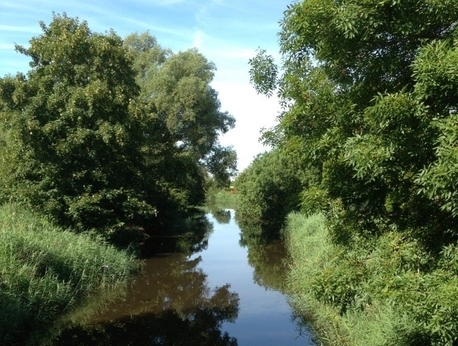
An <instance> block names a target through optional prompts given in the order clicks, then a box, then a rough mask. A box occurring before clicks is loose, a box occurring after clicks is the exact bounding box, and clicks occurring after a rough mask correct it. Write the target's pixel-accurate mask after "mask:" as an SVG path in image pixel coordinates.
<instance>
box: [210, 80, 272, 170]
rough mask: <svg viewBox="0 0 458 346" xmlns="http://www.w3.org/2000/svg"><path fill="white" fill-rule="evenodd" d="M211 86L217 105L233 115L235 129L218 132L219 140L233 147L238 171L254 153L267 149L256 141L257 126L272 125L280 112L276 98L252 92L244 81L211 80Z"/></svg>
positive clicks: (258, 131)
mask: <svg viewBox="0 0 458 346" xmlns="http://www.w3.org/2000/svg"><path fill="white" fill-rule="evenodd" d="M212 86H213V87H214V88H215V89H216V90H217V91H218V93H219V99H220V101H221V109H222V110H223V111H228V112H229V113H230V114H231V115H233V116H234V117H235V118H236V121H237V122H236V127H235V129H233V130H231V131H229V132H228V133H227V134H225V135H224V136H222V137H221V139H220V142H221V144H223V145H232V146H233V147H234V149H235V150H236V151H237V155H238V168H239V171H242V170H244V169H245V168H246V167H247V166H248V165H249V164H250V163H251V161H252V160H253V158H254V157H255V156H256V155H257V154H259V153H260V152H263V151H266V150H268V149H269V148H267V147H265V146H263V145H262V144H261V143H260V142H259V137H260V130H261V128H263V127H264V128H270V127H272V126H273V125H275V123H276V118H277V116H278V114H279V112H280V106H279V104H278V100H277V98H276V97H272V98H267V97H264V96H262V95H258V94H256V92H255V91H254V89H253V88H252V87H251V86H250V85H247V84H246V83H240V84H237V83H226V82H214V83H212Z"/></svg>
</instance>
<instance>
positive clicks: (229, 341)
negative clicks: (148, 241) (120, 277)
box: [54, 211, 315, 346]
mask: <svg viewBox="0 0 458 346" xmlns="http://www.w3.org/2000/svg"><path fill="white" fill-rule="evenodd" d="M231 214H232V216H233V212H232V211H231ZM226 216H227V217H226V218H223V219H224V220H223V222H225V223H219V222H218V221H217V219H216V218H215V217H213V216H212V214H208V215H207V219H208V221H209V222H210V223H211V224H213V231H211V232H210V233H209V235H208V237H207V238H206V239H204V243H205V242H207V246H206V247H205V246H204V248H205V249H204V250H201V251H199V252H197V253H195V254H193V255H190V256H186V255H183V254H165V255H162V256H157V257H154V258H150V259H148V260H147V261H146V264H145V271H144V273H143V274H142V275H141V276H140V277H138V278H137V280H136V281H135V283H134V284H133V285H132V286H131V287H129V288H128V289H127V292H125V293H124V295H123V297H122V298H121V299H118V300H115V301H114V302H111V303H110V304H107V305H105V306H103V308H100V307H99V308H98V310H99V311H98V312H97V313H96V314H95V315H94V314H93V313H92V314H91V317H90V318H89V319H87V320H85V321H84V322H82V323H80V324H79V325H78V326H74V327H73V328H70V329H68V330H66V331H64V332H63V333H62V334H61V336H60V337H59V339H58V340H57V341H56V342H55V343H54V345H67V346H68V345H186V346H193V345H195V346H201V345H202V346H203V345H211V346H217V345H222V346H235V345H240V346H245V345H246V346H248V345H250V346H256V345H263V346H268V345H275V346H282V345H304V346H311V345H315V344H314V343H313V342H312V340H311V337H310V336H309V335H308V334H307V332H304V328H300V327H299V325H298V323H296V322H295V321H294V320H293V317H292V312H291V308H290V306H289V305H288V302H287V297H286V296H285V295H284V294H282V293H281V290H282V285H283V283H284V274H285V270H284V267H283V259H284V254H285V252H284V248H283V245H282V244H281V243H278V242H277V243H274V244H268V245H265V244H264V245H261V244H256V242H255V241H254V242H253V241H250V242H248V243H247V242H246V241H243V240H242V238H243V237H242V236H241V231H240V228H239V227H238V225H237V224H236V222H235V221H234V218H233V217H229V211H226ZM218 220H220V221H221V218H218ZM241 244H244V245H243V246H242V245H241Z"/></svg>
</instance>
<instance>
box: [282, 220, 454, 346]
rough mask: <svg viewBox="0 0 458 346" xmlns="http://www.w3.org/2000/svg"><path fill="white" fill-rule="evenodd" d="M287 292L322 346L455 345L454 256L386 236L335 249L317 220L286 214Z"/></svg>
mask: <svg viewBox="0 0 458 346" xmlns="http://www.w3.org/2000/svg"><path fill="white" fill-rule="evenodd" d="M284 232H285V238H286V246H287V248H288V251H289V253H290V255H291V270H290V272H289V274H288V279H287V281H288V288H289V291H290V292H291V293H292V296H293V302H294V303H293V304H294V307H295V310H296V312H297V313H298V314H299V315H300V316H302V318H303V319H304V321H305V322H307V323H310V324H311V325H312V326H313V328H314V330H315V332H316V334H317V335H318V337H319V339H320V341H321V343H322V344H323V345H332V346H334V345H335V346H337V345H339V346H365V345H374V346H377V345H393V346H394V345H398V346H401V345H405V346H407V345H409V346H414V345H415V346H418V345H455V344H456V342H457V335H458V326H457V323H456V321H457V320H458V302H457V300H456V296H457V294H458V281H457V278H458V250H457V247H456V246H455V245H450V246H448V247H446V248H444V249H443V250H442V252H441V253H440V254H439V255H436V256H433V255H431V254H429V253H427V252H425V251H424V250H423V248H422V247H421V245H420V244H418V243H417V242H416V241H414V240H413V239H409V238H408V237H407V236H405V235H402V234H400V233H397V232H388V233H386V234H383V235H381V236H380V237H378V238H377V239H375V238H373V237H370V238H369V237H368V239H353V242H352V245H351V246H349V247H347V246H345V247H344V246H341V245H336V244H334V243H333V242H332V241H331V240H330V238H329V234H328V230H327V228H326V220H325V218H324V216H323V215H322V214H316V215H312V216H310V217H306V216H304V215H302V214H299V213H292V214H290V215H289V216H288V220H287V227H286V229H285V231H284Z"/></svg>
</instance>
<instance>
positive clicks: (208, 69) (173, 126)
mask: <svg viewBox="0 0 458 346" xmlns="http://www.w3.org/2000/svg"><path fill="white" fill-rule="evenodd" d="M124 44H125V45H126V46H127V47H128V48H129V50H130V52H131V53H132V55H133V56H134V66H135V70H136V73H137V82H138V84H139V85H140V87H141V97H140V99H141V100H142V102H144V103H145V104H146V105H147V107H148V108H149V109H150V110H151V111H152V112H153V113H154V115H155V116H156V117H157V120H158V121H159V122H161V124H163V127H164V130H165V132H164V133H165V134H166V135H165V136H166V139H167V141H168V142H169V143H173V145H174V146H175V148H176V151H177V153H179V154H180V155H184V156H190V157H191V158H192V160H194V161H195V162H197V163H198V164H199V167H201V168H202V169H203V170H204V171H207V172H209V173H210V174H212V175H213V176H214V177H215V178H216V179H217V180H218V181H219V182H220V183H221V184H222V185H225V184H226V185H227V184H228V183H229V178H230V177H231V176H233V175H234V174H235V171H236V159H237V157H236V153H235V151H234V150H233V149H232V148H231V147H221V146H220V145H219V144H218V139H219V135H220V134H224V133H226V132H227V131H229V130H230V129H231V128H233V127H234V125H235V119H234V118H233V117H232V116H231V115H229V114H228V113H227V112H222V111H221V110H220V107H221V105H220V102H219V100H218V93H217V92H216V91H215V90H214V89H213V88H212V87H211V86H210V83H211V81H212V80H213V76H214V71H215V69H216V68H215V65H214V64H213V63H210V62H209V61H207V59H206V58H205V57H204V56H203V55H202V54H200V53H199V52H198V51H197V50H195V49H190V50H187V51H184V52H179V53H176V54H174V53H172V52H171V51H169V50H165V49H163V48H161V47H160V46H159V45H158V44H157V42H156V39H155V38H154V37H153V36H151V35H150V34H149V33H148V32H146V33H143V34H138V33H136V34H132V35H129V36H128V37H127V38H126V39H125V40H124Z"/></svg>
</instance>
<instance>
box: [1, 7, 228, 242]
mask: <svg viewBox="0 0 458 346" xmlns="http://www.w3.org/2000/svg"><path fill="white" fill-rule="evenodd" d="M40 25H41V28H42V31H43V33H42V34H41V35H40V36H37V37H34V38H32V39H31V40H30V45H29V47H27V48H26V47H23V46H16V50H17V51H18V52H19V53H22V54H24V55H26V56H28V57H29V58H30V60H31V61H30V67H31V69H30V71H29V72H28V73H27V74H23V73H18V74H16V75H15V76H13V75H7V76H5V77H3V78H1V79H0V116H1V124H0V126H1V128H0V157H1V162H2V165H1V168H0V201H1V202H2V203H5V202H9V201H15V202H19V203H24V204H26V205H28V206H29V207H31V208H32V209H33V210H35V211H38V212H39V213H41V214H43V215H46V216H47V217H50V218H51V219H52V220H53V222H55V223H56V224H58V225H60V226H64V227H71V228H73V229H75V230H77V231H80V232H81V231H86V230H91V229H92V230H93V229H95V230H97V232H99V233H104V234H105V235H106V236H107V237H108V238H121V235H122V236H123V237H124V236H126V234H124V233H126V232H127V233H129V232H130V233H132V234H133V235H134V237H135V236H137V235H138V234H137V235H135V233H138V232H140V233H142V234H146V235H153V234H157V233H158V232H159V231H160V230H162V231H164V230H165V229H170V223H171V222H172V220H177V219H180V217H183V216H185V215H186V213H187V212H189V210H190V209H192V208H193V207H195V206H198V205H201V204H203V203H204V200H205V184H206V180H207V179H208V178H209V177H212V179H214V180H216V181H217V182H218V183H220V184H225V183H227V182H228V179H229V177H230V176H231V175H233V174H234V172H235V168H236V166H235V164H236V154H235V152H234V151H233V150H232V148H230V147H223V146H221V145H219V142H218V137H219V135H220V134H222V133H225V132H227V131H228V130H229V129H231V128H233V127H234V124H235V120H234V118H233V117H232V116H231V115H229V114H228V113H226V112H222V111H221V110H220V102H219V100H218V95H217V92H216V91H215V90H214V89H213V88H212V87H211V86H210V84H209V83H210V82H211V81H212V79H213V76H214V71H215V66H214V64H212V63H211V62H209V61H207V59H206V58H205V57H204V56H202V55H201V54H200V53H199V52H197V51H196V50H193V49H191V50H187V51H183V52H179V53H173V52H172V51H170V50H169V49H165V48H163V47H161V46H160V45H159V44H158V43H157V41H156V39H155V38H154V37H153V36H151V35H150V34H149V33H148V32H146V33H143V34H138V33H135V34H132V35H130V36H128V37H127V38H125V39H124V40H123V39H121V38H120V37H119V36H117V35H116V33H115V32H113V31H110V32H108V33H105V34H99V33H94V32H92V31H91V30H90V28H89V27H88V24H87V23H86V22H85V21H82V22H81V21H79V20H78V19H75V18H70V17H68V16H67V15H65V14H64V15H54V18H53V20H52V22H51V23H50V24H49V25H46V24H44V23H42V22H41V23H40ZM120 233H121V235H120ZM127 238H129V236H128V235H127Z"/></svg>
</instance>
